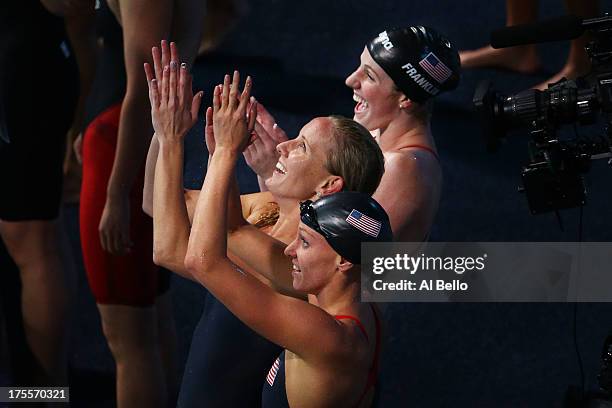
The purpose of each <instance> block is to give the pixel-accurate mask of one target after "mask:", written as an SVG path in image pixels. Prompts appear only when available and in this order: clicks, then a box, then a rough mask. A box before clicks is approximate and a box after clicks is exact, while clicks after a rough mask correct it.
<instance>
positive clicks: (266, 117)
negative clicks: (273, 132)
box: [257, 103, 276, 129]
mask: <svg viewBox="0 0 612 408" xmlns="http://www.w3.org/2000/svg"><path fill="white" fill-rule="evenodd" d="M257 116H258V118H257V120H258V121H259V123H261V124H262V125H263V126H264V127H265V128H266V129H271V128H272V126H274V124H275V123H276V119H274V116H272V114H270V112H268V110H267V109H266V108H265V106H263V105H262V104H261V103H260V104H259V107H258V108H257Z"/></svg>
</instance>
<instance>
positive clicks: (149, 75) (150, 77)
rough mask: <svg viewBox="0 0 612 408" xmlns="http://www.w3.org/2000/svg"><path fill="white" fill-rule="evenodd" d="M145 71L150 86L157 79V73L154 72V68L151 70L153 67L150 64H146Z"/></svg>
mask: <svg viewBox="0 0 612 408" xmlns="http://www.w3.org/2000/svg"><path fill="white" fill-rule="evenodd" d="M153 48H155V47H153ZM144 71H145V75H146V77H147V83H148V84H149V85H150V84H151V81H152V80H153V78H155V73H154V72H153V68H151V65H150V64H149V63H148V62H145V63H144Z"/></svg>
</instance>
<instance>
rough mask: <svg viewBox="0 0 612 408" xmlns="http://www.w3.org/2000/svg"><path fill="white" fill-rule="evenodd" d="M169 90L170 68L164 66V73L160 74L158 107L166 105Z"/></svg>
mask: <svg viewBox="0 0 612 408" xmlns="http://www.w3.org/2000/svg"><path fill="white" fill-rule="evenodd" d="M169 88H170V67H169V66H168V65H166V66H164V72H163V74H162V83H161V100H160V105H166V104H168V92H169Z"/></svg>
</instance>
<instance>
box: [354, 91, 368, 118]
mask: <svg viewBox="0 0 612 408" xmlns="http://www.w3.org/2000/svg"><path fill="white" fill-rule="evenodd" d="M353 100H354V101H355V102H357V105H355V113H362V112H364V111H365V110H366V109H368V102H367V101H366V100H365V99H363V98H362V97H361V96H359V95H357V94H356V93H353Z"/></svg>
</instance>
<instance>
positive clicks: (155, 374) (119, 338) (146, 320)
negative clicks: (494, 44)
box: [98, 304, 167, 408]
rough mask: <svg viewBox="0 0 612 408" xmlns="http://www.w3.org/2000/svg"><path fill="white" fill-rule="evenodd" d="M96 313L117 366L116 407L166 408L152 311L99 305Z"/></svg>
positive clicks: (154, 318)
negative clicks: (100, 319)
mask: <svg viewBox="0 0 612 408" xmlns="http://www.w3.org/2000/svg"><path fill="white" fill-rule="evenodd" d="M98 310H100V315H101V317H102V329H103V331H104V335H105V336H106V340H107V341H108V345H109V347H110V349H111V353H112V354H113V357H114V358H115V363H116V365H117V407H118V408H140V407H142V408H156V407H160V408H161V407H165V406H166V401H167V392H166V387H165V384H164V373H163V369H162V361H161V358H160V353H159V337H158V333H157V313H156V311H155V308H154V307H132V306H122V305H100V304H99V305H98Z"/></svg>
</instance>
